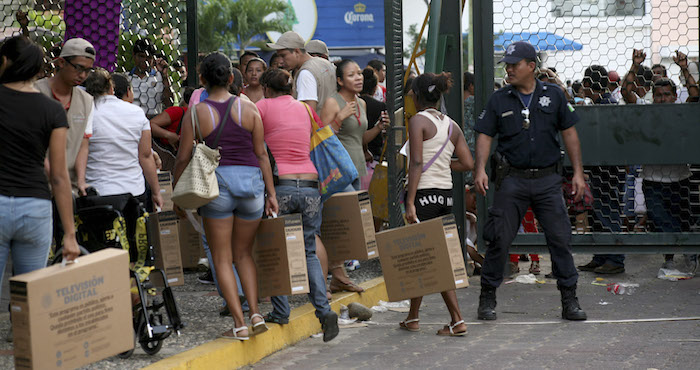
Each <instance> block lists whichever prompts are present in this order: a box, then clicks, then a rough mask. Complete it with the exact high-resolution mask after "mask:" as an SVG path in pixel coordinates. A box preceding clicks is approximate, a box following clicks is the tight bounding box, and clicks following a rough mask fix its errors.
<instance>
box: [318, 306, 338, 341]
mask: <svg viewBox="0 0 700 370" xmlns="http://www.w3.org/2000/svg"><path fill="white" fill-rule="evenodd" d="M321 327H322V328H323V341H324V342H330V341H331V340H332V339H333V338H335V337H337V336H338V333H339V332H340V329H338V314H337V313H335V312H333V311H330V312H328V313H327V314H326V315H325V316H323V323H322V324H321Z"/></svg>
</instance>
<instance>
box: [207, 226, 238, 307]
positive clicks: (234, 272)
mask: <svg viewBox="0 0 700 370" xmlns="http://www.w3.org/2000/svg"><path fill="white" fill-rule="evenodd" d="M202 245H203V246H204V253H206V254H207V260H208V261H209V269H210V270H211V276H212V277H213V278H214V285H215V286H216V291H217V292H219V297H223V296H224V295H223V294H222V293H221V288H219V281H218V280H217V279H216V268H215V267H214V260H213V259H212V258H211V250H209V243H208V242H207V236H206V235H202ZM233 275H234V276H235V277H236V285H237V286H238V296H240V297H243V296H244V294H243V287H242V286H241V278H239V277H238V271H237V270H236V265H235V264H233ZM224 304H226V301H224ZM242 308H243V311H247V310H248V301H246V302H243V305H242Z"/></svg>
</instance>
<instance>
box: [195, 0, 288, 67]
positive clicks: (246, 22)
mask: <svg viewBox="0 0 700 370" xmlns="http://www.w3.org/2000/svg"><path fill="white" fill-rule="evenodd" d="M289 9H290V6H289V5H288V4H287V2H286V1H284V0H236V1H234V0H210V1H208V3H207V4H204V5H203V6H200V7H199V12H198V25H199V37H198V41H199V51H200V52H212V51H216V50H223V51H224V53H226V54H228V55H232V54H233V53H234V52H235V51H236V50H237V51H238V52H239V53H241V54H242V53H243V52H244V51H245V49H246V48H248V47H250V46H262V45H263V44H264V41H263V40H260V39H256V38H257V36H258V35H263V36H264V35H265V33H267V32H270V31H277V32H286V31H289V30H290V29H291V26H290V24H289V22H288V21H287V20H286V18H285V12H288V11H289Z"/></svg>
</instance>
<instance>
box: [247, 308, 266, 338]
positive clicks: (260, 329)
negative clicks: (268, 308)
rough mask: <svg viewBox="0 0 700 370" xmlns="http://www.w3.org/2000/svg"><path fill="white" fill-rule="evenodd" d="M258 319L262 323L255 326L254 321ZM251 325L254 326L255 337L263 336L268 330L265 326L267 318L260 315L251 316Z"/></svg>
mask: <svg viewBox="0 0 700 370" xmlns="http://www.w3.org/2000/svg"><path fill="white" fill-rule="evenodd" d="M256 317H257V318H260V321H258V322H256V323H255V324H253V319H254V318H256ZM250 323H251V324H253V335H258V334H262V333H264V332H266V331H267V329H268V328H267V325H265V318H264V317H263V316H262V315H261V314H259V313H254V314H252V315H250Z"/></svg>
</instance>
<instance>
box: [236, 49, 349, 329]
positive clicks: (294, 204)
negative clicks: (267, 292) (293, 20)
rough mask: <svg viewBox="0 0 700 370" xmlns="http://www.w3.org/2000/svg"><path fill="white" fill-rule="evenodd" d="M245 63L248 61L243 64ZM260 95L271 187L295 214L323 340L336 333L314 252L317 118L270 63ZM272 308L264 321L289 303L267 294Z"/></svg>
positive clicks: (281, 314) (282, 317) (275, 318)
mask: <svg viewBox="0 0 700 370" xmlns="http://www.w3.org/2000/svg"><path fill="white" fill-rule="evenodd" d="M248 65H250V62H249V63H248ZM260 83H261V84H262V86H263V91H264V93H265V99H263V100H260V101H258V103H257V107H258V110H259V111H260V116H261V117H262V122H263V127H264V128H265V142H266V143H267V146H268V148H270V151H271V152H272V155H273V156H274V158H275V163H276V164H277V170H278V174H279V180H278V181H277V184H276V185H277V186H275V189H276V191H277V199H278V202H279V208H280V212H281V214H283V215H284V214H291V213H301V220H302V224H303V231H304V247H305V250H306V268H307V270H308V274H309V300H310V301H311V304H312V305H313V306H314V308H315V309H316V317H317V318H318V319H319V321H321V325H322V327H323V341H324V342H328V341H329V340H331V339H333V338H335V336H336V335H338V315H337V314H336V313H335V312H333V311H331V307H330V305H329V303H328V298H327V297H326V275H324V273H323V271H322V269H321V263H320V262H319V259H318V257H317V256H316V240H315V239H316V235H317V234H318V233H319V229H320V228H321V207H322V204H321V194H320V193H319V191H318V173H317V171H316V167H315V166H314V164H313V162H311V158H310V157H309V147H310V142H311V134H312V128H311V120H310V116H309V114H312V115H314V119H315V120H316V121H317V122H318V121H320V120H319V118H318V116H316V113H314V111H313V109H310V110H307V106H305V105H304V104H302V103H301V102H299V101H297V100H295V99H294V98H293V97H292V95H291V94H292V85H293V80H292V76H291V75H290V74H289V72H287V71H285V70H283V69H279V68H271V69H268V70H267V71H265V73H263V74H262V77H261V79H260ZM272 307H273V310H272V312H270V313H269V314H267V315H266V316H265V321H268V322H274V323H277V324H286V323H288V322H289V313H290V311H289V302H288V301H287V297H286V296H282V297H272Z"/></svg>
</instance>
